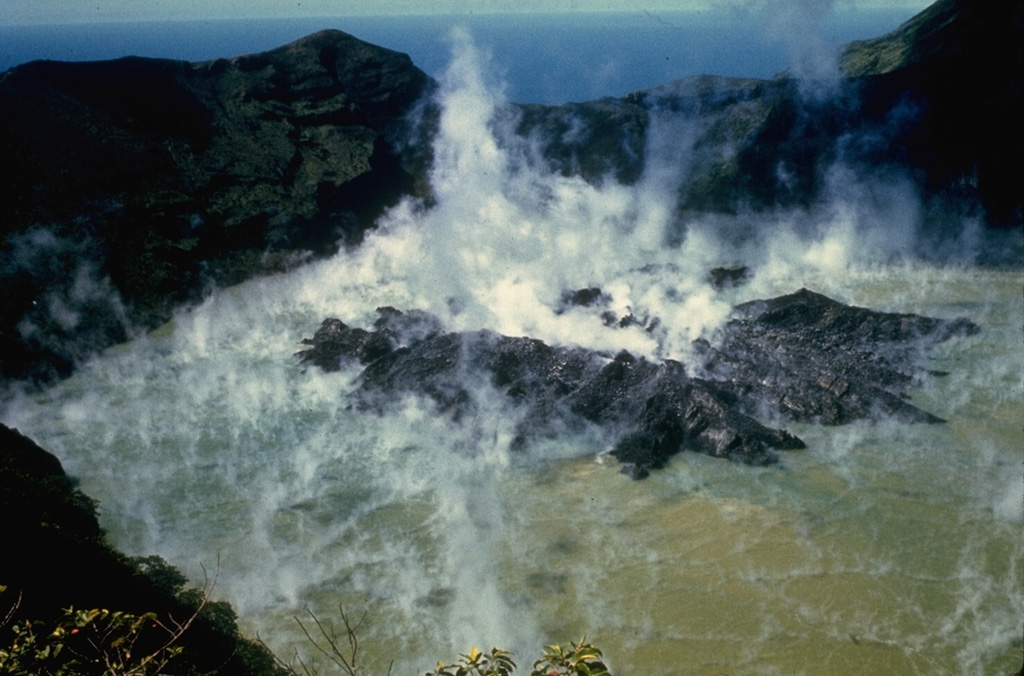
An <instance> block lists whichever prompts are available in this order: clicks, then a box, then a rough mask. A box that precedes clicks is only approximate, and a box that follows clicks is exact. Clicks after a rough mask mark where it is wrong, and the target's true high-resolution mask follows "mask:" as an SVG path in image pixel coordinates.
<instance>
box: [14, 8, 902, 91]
mask: <svg viewBox="0 0 1024 676" xmlns="http://www.w3.org/2000/svg"><path fill="white" fill-rule="evenodd" d="M912 14H913V12H912V11H910V10H906V9H903V10H891V9H888V10H872V11H868V10H858V11H844V12H834V13H832V14H831V15H828V16H823V17H819V18H815V17H802V16H797V17H795V20H794V17H792V16H789V17H785V16H778V15H771V14H768V13H765V12H739V11H736V12H674V13H657V14H656V13H651V12H642V11H639V12H625V13H617V12H616V13H609V12H601V13H597V12H595V13H582V14H581V13H575V14H545V15H474V14H468V15H459V16H412V17H408V16H407V17H337V18H321V19H312V18H303V19H262V20H220V21H177V22H154V23H142V24H129V23H108V24H70V25H51V26H45V25H35V26H0V71H4V70H7V69H9V68H12V67H14V66H16V65H18V64H21V63H24V62H27V61H32V60H36V59H55V60H63V61H89V60H100V59H114V58H118V57H122V56H127V55H135V56H148V57H156V58H169V59H184V60H188V61H202V60H207V59H214V58H220V57H231V56H237V55H240V54H247V53H253V52H259V51H264V50H267V49H272V48H274V47H278V46H280V45H283V44H287V43H288V42H291V41H293V40H296V39H298V38H301V37H303V36H305V35H308V34H310V33H313V32H315V31H318V30H321V29H325V28H336V29H339V30H343V31H345V32H347V33H351V34H352V35H355V36H356V37H358V38H361V39H363V40H366V41H368V42H372V43H374V44H377V45H381V46H383V47H387V48H389V49H394V50H397V51H401V52H404V53H407V54H409V55H410V56H411V57H412V59H413V61H414V62H415V63H416V65H417V66H419V67H420V68H422V69H423V70H424V71H426V72H427V73H429V74H431V75H438V74H439V73H441V72H442V71H443V69H444V68H445V66H446V65H447V63H448V60H449V55H450V45H449V40H448V35H449V33H450V31H451V29H452V27H453V26H456V25H462V26H465V27H466V28H468V29H469V31H470V33H471V34H472V35H473V38H474V40H475V42H476V43H477V45H478V46H479V47H481V48H482V49H483V50H484V51H485V52H487V53H489V54H490V58H491V69H490V72H491V73H493V74H494V76H495V77H497V78H500V79H501V80H502V81H504V82H505V85H506V95H507V97H508V98H509V99H510V100H512V101H518V102H536V103H563V102H566V101H584V100H593V99H597V98H601V97H605V96H623V95H625V94H627V93H629V92H631V91H636V90H638V89H643V88H647V87H653V86H656V85H659V84H662V83H665V82H670V81H672V80H677V79H680V78H683V77H688V76H691V75H699V74H713V75H726V76H736V77H755V78H768V77H771V76H772V75H774V74H776V73H778V72H779V71H781V70H783V69H785V68H788V67H790V66H791V65H793V61H794V59H795V58H798V57H799V56H800V55H801V54H803V55H804V56H806V55H807V53H808V50H814V49H817V50H821V51H823V52H828V51H829V50H834V48H835V47H836V46H838V45H841V44H843V43H845V42H848V41H850V40H856V39H863V38H869V37H875V36H877V35H881V34H883V33H886V32H888V31H890V30H892V29H894V28H896V27H897V26H899V25H900V24H901V23H902V22H904V21H906V20H907V19H909V18H910V17H911V16H912Z"/></svg>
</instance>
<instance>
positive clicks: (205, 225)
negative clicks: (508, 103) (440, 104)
mask: <svg viewBox="0 0 1024 676" xmlns="http://www.w3.org/2000/svg"><path fill="white" fill-rule="evenodd" d="M428 85H429V79H428V78H427V76H426V75H425V74H424V73H423V72H421V71H420V70H419V69H417V68H416V67H415V66H413V64H412V63H411V61H410V60H409V58H408V57H407V56H405V55H402V54H398V53H395V52H391V51H389V50H385V49H382V48H379V47H375V46H373V45H369V44H366V43H364V42H361V41H359V40H357V39H355V38H353V37H351V36H348V35H346V34H344V33H341V32H338V31H325V32H322V33H318V34H316V35H312V36H310V37H308V38H305V39H303V40H300V41H298V42H296V43H294V44H291V45H288V46H285V47H281V48H279V49H276V50H273V51H271V52H267V53H263V54H256V55H251V56H242V57H238V58H234V59H221V60H217V61H212V62H207V63H195V64H190V63H185V62H175V61H163V60H154V59H141V58H125V59H120V60H116V61H107V62H96V63H57V62H35V63H31V64H26V65H24V66H22V67H19V68H15V69H13V70H11V71H8V72H7V73H5V74H3V75H2V76H0V149H2V152H3V156H4V162H3V167H2V169H0V172H2V175H0V181H2V182H3V183H4V184H5V186H6V188H7V195H8V196H7V198H6V199H4V200H3V201H2V202H0V224H2V225H0V228H2V229H3V232H2V235H3V247H4V261H5V262H4V264H3V266H2V267H0V277H2V278H3V280H4V285H5V288H8V289H12V290H14V291H15V293H14V294H11V295H9V296H8V297H7V298H5V300H4V301H3V303H0V345H2V347H3V354H4V358H3V363H2V368H3V375H4V376H8V377H10V376H13V377H23V376H31V377H40V378H46V377H48V376H51V375H53V374H54V373H63V372H66V371H67V370H68V369H70V368H71V367H72V364H73V362H74V361H75V360H76V359H78V358H81V357H82V356H85V355H87V354H89V353H90V352H92V351H94V350H95V349H98V348H101V347H103V346H105V345H109V344H110V343H112V342H116V341H118V340H124V338H125V326H126V325H136V326H148V327H151V326H154V325H156V324H158V323H160V322H162V321H164V320H166V319H167V318H168V316H169V313H170V311H171V310H172V309H173V308H174V307H175V306H176V305H178V304H180V303H181V302H183V301H188V300H192V299H195V298H197V297H198V296H199V295H200V294H201V292H202V290H203V288H204V286H208V285H209V284H211V283H216V284H231V283H236V282H239V281H242V280H244V279H246V278H248V277H251V276H253V275H254V274H260V273H266V272H273V271H276V270H281V269H284V268H286V267H289V266H293V265H295V264H296V263H298V262H300V261H301V260H302V259H303V257H305V256H307V255H308V254H309V253H313V254H314V255H316V254H327V253H332V252H334V251H336V250H337V246H338V244H339V243H355V242H358V241H359V239H360V238H361V234H362V232H363V231H364V230H365V229H366V228H368V227H370V226H371V225H372V223H373V222H374V220H375V219H376V218H377V216H379V214H380V213H381V212H382V211H383V209H384V208H386V207H387V206H389V205H391V204H393V203H395V202H396V201H397V200H398V199H399V198H400V196H402V195H405V194H409V193H415V192H417V191H419V190H421V189H422V188H421V186H420V185H419V184H418V183H417V179H416V175H417V173H418V172H421V171H422V164H423V162H424V160H423V159H422V158H420V159H417V158H416V157H414V156H413V153H412V151H409V152H406V153H405V154H404V155H403V154H402V148H408V146H407V145H406V144H405V141H406V135H407V134H408V129H407V128H406V126H405V125H406V122H405V118H406V116H407V114H408V113H409V111H410V109H411V108H412V107H413V106H414V105H415V104H416V102H417V101H418V100H419V99H420V97H421V95H422V94H423V93H424V91H425V89H426V88H427V87H428ZM76 280H82V281H76ZM76 284H77V286H78V287H79V288H78V290H77V291H76ZM103 284H106V285H107V288H105V289H98V288H94V287H96V286H97V285H103ZM111 285H112V286H113V289H111V288H110V286H111ZM83 287H89V288H83ZM114 290H116V292H117V293H116V294H111V293H110V291H114ZM76 293H77V295H78V296H82V295H85V296H87V300H88V301H89V302H86V303H81V302H77V300H81V299H77V300H76V301H75V302H74V303H72V299H76ZM111 297H117V298H119V299H120V302H117V303H111V302H110V301H109V298H111ZM54 299H56V300H54ZM54 302H58V303H61V304H63V305H64V306H67V307H68V308H70V307H71V306H72V305H74V306H75V309H74V310H73V311H72V310H71V309H69V310H68V312H66V313H64V314H63V315H59V313H58V315H59V316H62V317H63V319H62V320H61V319H58V320H56V321H55V320H54V319H53V317H54V314H53V313H52V312H51V310H52V309H53V308H52V307H51V306H52V305H53V304H54ZM76 313H77V314H79V315H81V314H83V313H84V314H86V315H88V316H89V322H87V323H86V322H81V321H79V319H80V317H76V316H75V314H76ZM86 324H88V326H86Z"/></svg>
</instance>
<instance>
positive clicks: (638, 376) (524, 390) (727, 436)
mask: <svg viewBox="0 0 1024 676" xmlns="http://www.w3.org/2000/svg"><path fill="white" fill-rule="evenodd" d="M587 291H588V292H589V291H594V292H596V293H589V294H588V297H589V296H597V295H600V292H599V290H587ZM378 312H379V313H380V319H379V320H378V321H377V322H376V324H375V330H374V331H366V330H364V329H359V328H351V327H348V326H347V325H345V324H344V323H343V322H342V321H340V320H338V319H327V320H324V322H323V324H322V325H321V327H320V329H319V330H318V331H317V332H316V334H315V335H314V336H313V338H312V339H309V340H307V341H305V342H306V344H308V345H309V346H310V347H309V349H307V350H305V351H303V352H300V353H299V355H300V358H301V360H302V361H303V362H305V363H311V364H315V365H317V366H319V367H321V368H323V369H325V370H335V369H338V368H340V367H341V366H342V365H343V364H345V363H348V362H354V361H358V362H359V363H361V364H363V365H364V366H365V368H364V369H363V372H362V374H361V376H360V382H359V387H358V390H357V392H356V393H355V403H356V405H357V406H360V407H364V408H370V409H376V410H380V409H383V408H386V407H387V406H388V405H389V404H390V403H392V402H394V401H396V400H398V399H400V398H401V395H402V394H404V393H407V392H412V393H416V394H420V395H424V396H426V397H429V398H430V399H431V400H432V401H433V402H434V403H435V404H436V405H437V407H438V409H439V410H440V411H443V412H445V413H446V414H448V415H450V416H451V417H452V418H453V419H454V420H456V421H457V420H459V419H461V418H462V417H464V416H466V415H468V414H471V413H472V412H473V411H474V409H475V405H476V404H475V402H474V398H473V393H472V388H471V384H472V383H474V382H480V381H481V380H483V381H484V382H489V383H490V384H491V385H492V386H493V387H495V388H497V389H498V390H499V391H500V392H502V393H503V394H504V395H506V396H507V397H508V398H509V399H510V400H511V401H513V402H516V403H517V404H518V405H521V406H525V407H527V414H526V416H525V420H527V421H529V426H530V430H531V431H532V432H531V433H534V434H535V433H537V432H538V431H543V430H549V429H555V428H556V427H562V428H564V427H565V424H566V423H569V425H570V426H571V424H572V422H573V420H577V421H579V420H586V421H589V422H591V423H595V424H597V425H599V426H601V427H602V428H604V429H606V430H607V431H608V434H609V438H612V439H614V443H613V446H614V450H613V451H612V453H613V455H614V456H615V457H616V458H617V459H618V460H620V461H621V462H622V463H623V464H624V466H625V469H626V472H627V473H629V474H631V475H632V476H634V477H638V478H639V477H642V476H645V475H646V473H647V471H648V469H650V468H657V467H660V466H662V465H664V463H665V461H666V460H667V459H668V458H669V457H670V456H672V455H674V454H675V453H678V452H679V451H681V450H693V451H696V452H699V453H704V454H707V455H711V456H714V457H721V458H728V459H730V460H736V461H740V462H745V463H748V464H754V465H765V464H771V463H774V462H776V461H777V460H778V455H777V454H776V452H775V451H776V450H785V449H793V448H802V447H803V442H801V441H800V439H798V438H797V437H795V436H793V435H791V434H789V433H788V432H785V431H784V430H778V429H772V428H769V427H766V426H765V425H763V424H761V423H760V422H758V420H757V419H756V418H755V417H754V416H755V415H765V414H768V415H770V416H773V417H780V416H781V417H784V418H788V419H790V420H799V421H813V422H819V423H824V424H843V423H848V422H851V421H854V420H859V419H864V418H868V417H872V416H878V415H881V416H891V417H895V418H898V419H901V420H906V421H909V422H941V420H940V419H939V418H937V417H935V416H933V415H931V414H929V413H927V412H925V411H922V410H920V409H918V408H916V407H914V406H913V405H912V404H910V403H908V402H907V401H906V400H905V398H904V397H905V392H906V389H907V388H908V387H909V386H910V385H911V384H912V383H913V382H914V379H915V378H916V377H918V376H919V375H920V374H921V372H920V369H918V367H917V366H916V360H917V359H918V358H919V357H920V354H921V350H922V349H923V347H924V346H925V345H926V344H931V343H935V342H939V341H943V340H946V339H948V338H950V337H952V336H956V335H967V334H970V333H973V332H975V331H977V327H976V326H975V325H973V324H971V323H970V322H968V321H966V320H940V319H933V318H929V317H921V316H918V315H909V314H892V313H882V312H874V311H871V310H866V309H863V308H857V307H851V306H847V305H843V304H842V303H838V302H836V301H833V300H831V299H829V298H826V297H825V296H822V295H820V294H816V293H813V292H810V291H807V290H800V291H798V292H796V293H794V294H790V295H788V296H782V297H780V298H775V299H772V300H767V301H753V302H750V303H745V304H743V305H740V306H739V307H737V308H736V317H735V318H734V319H732V320H731V321H730V322H729V323H728V324H727V325H726V326H725V328H724V330H723V331H722V336H721V339H720V341H719V342H718V344H717V345H716V346H715V347H712V346H711V344H710V343H707V342H705V341H699V342H698V344H697V347H698V350H699V351H700V353H702V355H703V359H704V361H703V364H702V368H703V371H702V373H701V374H700V376H701V377H696V376H695V375H694V374H690V373H687V371H686V369H685V368H684V366H683V365H682V364H680V363H679V362H676V361H672V360H664V361H661V362H652V361H649V360H647V359H645V358H643V357H635V356H633V355H631V354H629V353H628V352H621V353H619V354H618V355H616V356H614V357H612V356H610V355H607V354H602V353H598V352H592V351H588V350H585V349H582V348H574V347H559V346H550V345H546V344H545V343H543V342H541V341H539V340H536V339H532V338H515V337H508V336H501V335H498V334H495V333H493V332H490V331H476V332H468V333H449V332H445V331H444V330H443V328H442V327H441V326H440V324H439V322H438V321H437V320H436V319H435V318H434V317H432V316H431V315H428V314H424V313H422V312H414V313H410V314H408V315H406V314H402V313H400V312H398V311H397V310H395V309H393V308H382V309H380V310H379V311H378ZM555 422H558V423H561V425H560V426H556V425H553V424H552V423H555ZM523 436H524V440H526V439H525V437H527V436H528V433H527V431H526V430H524V431H523Z"/></svg>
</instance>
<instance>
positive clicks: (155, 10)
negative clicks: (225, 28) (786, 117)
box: [0, 0, 931, 25]
mask: <svg viewBox="0 0 1024 676" xmlns="http://www.w3.org/2000/svg"><path fill="white" fill-rule="evenodd" d="M766 2H773V4H785V3H788V4H791V5H794V6H796V7H801V6H802V7H806V8H807V10H808V11H811V12H814V11H821V10H822V9H825V8H833V9H837V10H844V9H878V8H888V9H898V8H901V7H905V8H907V9H910V10H920V9H924V8H925V7H927V6H928V5H930V4H931V0H782V1H781V2H780V0H724V1H716V0H387V1H385V2H382V1H381V0H3V2H0V25H15V24H62V23H86V22H119V21H127V22H139V21H178V20H208V19H209V20H212V19H246V18H254V19H255V18H288V17H295V18H299V17H327V16H335V17H336V16H363V15H367V16H369V15H416V14H496V13H551V12H583V11H623V12H631V11H636V12H643V11H646V12H668V11H710V10H733V11H740V12H742V11H756V10H758V9H759V8H761V7H762V6H764V4H765V3H766Z"/></svg>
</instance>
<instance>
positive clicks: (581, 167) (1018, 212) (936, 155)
mask: <svg viewBox="0 0 1024 676" xmlns="http://www.w3.org/2000/svg"><path fill="white" fill-rule="evenodd" d="M1021 15H1022V11H1021V4H1020V2H1015V1H1009V0H999V1H997V2H989V3H973V2H967V1H966V0H939V1H938V2H936V3H935V4H934V5H932V6H931V7H929V8H928V9H927V10H925V11H924V12H922V13H921V14H920V15H918V16H917V17H915V18H914V19H912V20H911V21H909V22H907V23H906V24H905V25H904V26H902V27H900V28H899V29H898V30H896V31H894V32H893V33H890V34H888V35H885V36H882V37H880V38H877V39H875V40H869V41H864V42H857V43H852V44H851V45H849V46H847V47H846V48H845V50H843V52H842V53H841V55H840V59H839V72H840V73H841V74H842V77H837V78H836V79H834V80H827V81H826V80H821V81H812V80H806V79H804V80H797V79H795V78H792V77H791V76H790V74H789V73H787V72H783V73H780V74H779V75H777V76H776V77H775V78H773V79H772V80H767V81H760V80H743V79H735V78H723V77H714V76H699V77H694V78H689V79H686V80H681V81H678V82H672V83H668V84H665V85H662V86H659V87H655V88H653V89H649V90H644V91H639V92H634V93H632V94H630V95H628V96H626V97H625V98H623V99H605V100H601V101H597V102H591V103H582V104H569V105H566V106H537V105H530V106H524V107H523V117H522V123H521V131H522V133H534V134H539V135H541V136H543V137H544V138H546V139H547V140H548V141H549V142H550V143H549V145H548V146H547V147H546V149H545V152H544V155H545V158H546V160H547V161H548V162H550V163H551V164H552V166H554V167H556V168H557V169H558V170H560V171H562V172H563V173H578V174H580V175H582V176H584V177H585V178H586V179H587V180H589V181H599V180H601V179H603V178H604V177H605V176H608V175H611V176H614V177H616V178H617V179H619V180H623V181H627V182H629V181H634V180H636V179H637V178H638V177H639V175H640V172H641V170H642V168H643V167H644V163H645V160H649V157H647V158H645V157H644V156H643V155H644V152H645V149H646V152H647V153H648V154H649V153H651V148H652V146H653V147H655V148H656V147H659V146H662V145H664V139H661V138H659V137H658V136H656V135H654V133H653V132H652V123H653V121H654V120H655V119H657V118H658V117H662V118H664V117H666V116H667V115H669V116H672V117H673V118H674V119H675V120H676V124H680V120H683V121H685V124H687V125H688V134H687V138H685V139H684V141H685V143H687V144H688V145H689V148H688V149H687V152H686V154H685V166H683V164H682V163H678V162H677V164H678V165H679V166H677V170H678V171H679V173H680V175H681V177H682V178H681V180H680V181H679V183H678V190H679V202H678V210H679V214H680V220H681V221H682V220H685V218H686V216H687V215H690V214H695V213H706V212H718V213H736V212H739V211H743V210H752V211H763V210H771V209H776V208H780V207H781V208H794V207H796V208H806V207H809V206H812V205H814V204H816V203H818V202H820V201H822V200H826V199H828V198H829V196H830V195H829V194H828V192H829V190H830V189H831V188H832V187H833V186H832V184H831V183H830V181H833V182H834V181H835V177H836V175H837V172H842V176H843V179H842V181H843V182H849V181H850V180H851V179H853V180H855V181H859V182H864V183H870V182H871V181H880V182H883V183H886V182H889V183H891V182H895V181H900V182H903V183H905V184H906V185H907V189H908V193H907V195H906V197H908V198H912V199H922V200H923V201H924V206H925V209H926V211H928V212H930V214H931V218H930V219H929V221H928V223H926V225H927V226H928V227H930V228H933V229H934V228H940V227H942V224H943V221H944V219H945V218H946V217H948V216H949V215H950V214H951V213H952V214H953V215H954V216H963V215H968V214H970V215H976V216H980V217H982V218H983V219H984V221H985V222H986V223H987V224H988V225H989V226H995V227H1019V226H1020V225H1021V223H1022V217H1024V214H1022V205H1024V192H1022V191H1021V189H1020V185H1019V181H1017V180H1016V177H1015V172H1013V171H1012V170H1010V167H1012V166H1014V164H1015V162H1016V159H1015V158H1019V157H1020V156H1021V153H1022V152H1024V142H1022V132H1021V128H1020V124H1019V122H1018V120H1019V119H1020V118H1021V117H1022V115H1024V102H1022V94H1021V88H1020V79H1019V73H1020V71H1021V67H1022V58H1021V49H1022V48H1021V45H1022V44H1024V39H1022V38H1024V33H1022V26H1021V21H1022V18H1021ZM599 128H600V129H607V130H610V132H609V133H604V134H602V135H601V136H600V137H598V135H597V134H596V133H595V130H597V129H599ZM579 129H582V130H584V131H583V132H580V131H578V130H579ZM677 140H678V139H677Z"/></svg>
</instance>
